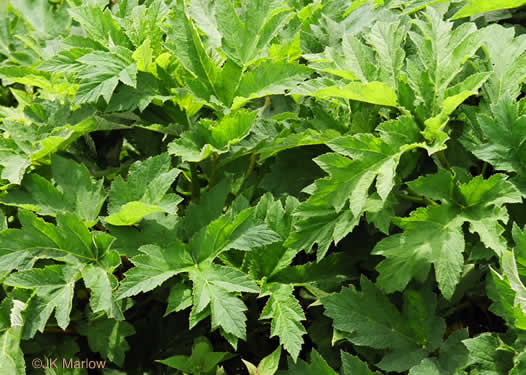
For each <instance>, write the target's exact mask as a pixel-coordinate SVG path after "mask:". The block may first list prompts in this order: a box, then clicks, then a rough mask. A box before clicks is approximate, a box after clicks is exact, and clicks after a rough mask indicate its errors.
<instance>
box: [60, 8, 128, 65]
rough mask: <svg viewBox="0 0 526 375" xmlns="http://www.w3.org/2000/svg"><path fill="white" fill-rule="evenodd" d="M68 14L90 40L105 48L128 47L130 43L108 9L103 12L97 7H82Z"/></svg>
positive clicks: (71, 10)
mask: <svg viewBox="0 0 526 375" xmlns="http://www.w3.org/2000/svg"><path fill="white" fill-rule="evenodd" d="M69 12H70V14H71V16H72V17H73V19H74V20H75V21H77V22H78V23H80V25H81V26H82V29H83V30H84V32H85V33H86V35H87V36H88V37H89V38H90V39H92V40H94V41H96V42H98V43H100V44H102V45H103V46H105V47H109V46H111V45H112V44H113V43H114V44H115V45H117V46H122V47H130V41H129V40H128V38H127V37H126V34H125V33H124V32H123V31H122V30H121V28H120V26H119V23H118V22H117V21H116V20H115V18H114V17H113V15H112V14H111V12H110V10H109V9H106V10H105V11H103V10H102V9H101V8H98V7H90V6H82V7H78V8H73V9H70V10H69ZM110 41H111V42H110ZM100 62H102V61H99V63H100Z"/></svg>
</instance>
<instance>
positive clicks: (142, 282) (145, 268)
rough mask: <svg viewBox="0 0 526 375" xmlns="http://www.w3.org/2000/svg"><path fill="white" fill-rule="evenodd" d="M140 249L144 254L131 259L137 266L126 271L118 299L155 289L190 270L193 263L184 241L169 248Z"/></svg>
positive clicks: (151, 246) (146, 247)
mask: <svg viewBox="0 0 526 375" xmlns="http://www.w3.org/2000/svg"><path fill="white" fill-rule="evenodd" d="M139 251H140V252H141V253H142V254H140V255H137V256H135V257H133V258H132V259H131V261H132V262H133V264H134V266H135V267H133V268H132V269H130V270H129V271H128V272H126V278H125V279H124V280H123V281H121V284H120V286H119V289H118V291H117V299H122V298H125V297H131V296H134V295H136V294H139V293H144V292H148V291H150V290H152V289H155V288H156V287H158V286H159V285H161V284H162V283H164V282H165V281H166V280H168V279H169V278H171V277H173V276H175V275H177V274H178V273H181V272H186V271H188V270H189V267H190V266H191V265H192V263H191V259H190V258H189V255H188V254H187V253H186V248H185V245H184V244H183V243H182V242H179V243H175V242H174V243H172V246H171V247H170V248H168V249H164V248H161V247H159V246H156V245H145V246H142V247H140V248H139Z"/></svg>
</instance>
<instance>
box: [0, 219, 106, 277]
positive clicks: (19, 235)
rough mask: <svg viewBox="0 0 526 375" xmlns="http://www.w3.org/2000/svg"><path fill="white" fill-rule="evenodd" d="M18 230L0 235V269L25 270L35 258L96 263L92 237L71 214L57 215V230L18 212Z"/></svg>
mask: <svg viewBox="0 0 526 375" xmlns="http://www.w3.org/2000/svg"><path fill="white" fill-rule="evenodd" d="M18 219H19V220H20V223H21V224H22V229H7V230H5V231H3V232H0V269H2V270H13V269H27V268H31V266H32V264H33V262H35V260H36V259H38V258H54V259H57V260H61V261H66V262H68V263H72V264H79V263H80V262H84V263H88V262H91V261H96V260H97V259H98V258H99V257H101V256H102V255H103V252H104V250H103V249H98V248H97V246H96V244H95V241H93V234H92V233H90V232H89V230H88V228H87V227H86V225H85V224H84V223H83V222H82V221H81V220H80V219H79V218H78V217H77V216H76V215H74V214H69V213H68V214H61V213H59V214H57V226H55V225H54V224H52V223H46V222H45V221H44V220H42V219H41V218H38V217H37V216H35V215H34V214H33V213H31V212H29V211H23V210H21V211H19V213H18Z"/></svg>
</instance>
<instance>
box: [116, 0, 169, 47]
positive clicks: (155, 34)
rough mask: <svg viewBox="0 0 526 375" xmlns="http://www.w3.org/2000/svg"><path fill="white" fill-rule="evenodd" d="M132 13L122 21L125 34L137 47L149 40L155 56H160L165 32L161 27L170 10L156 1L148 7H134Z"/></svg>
mask: <svg viewBox="0 0 526 375" xmlns="http://www.w3.org/2000/svg"><path fill="white" fill-rule="evenodd" d="M130 13H131V14H130V15H129V16H128V17H125V18H123V19H122V21H121V25H122V26H123V29H124V32H125V33H126V35H127V36H128V38H129V39H130V41H131V42H132V43H133V45H134V46H135V47H139V46H141V45H142V44H143V43H144V42H145V41H146V40H148V41H149V43H151V48H152V51H153V54H154V56H158V55H159V53H160V51H161V43H162V40H163V32H162V29H161V28H159V25H160V24H162V22H163V21H164V19H165V18H166V16H167V15H168V13H169V8H168V7H167V6H166V4H165V3H164V1H162V0H155V1H151V2H150V3H149V4H148V6H146V5H144V4H143V5H140V6H135V7H133V8H132V9H131V12H130Z"/></svg>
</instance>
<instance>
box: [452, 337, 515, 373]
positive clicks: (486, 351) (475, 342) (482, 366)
mask: <svg viewBox="0 0 526 375" xmlns="http://www.w3.org/2000/svg"><path fill="white" fill-rule="evenodd" d="M462 342H463V343H464V345H465V346H466V347H467V348H468V350H469V356H470V360H471V363H472V369H473V370H472V371H473V372H475V371H477V370H478V373H481V374H488V375H490V374H491V375H497V374H498V375H501V374H502V375H504V374H507V373H508V371H507V370H506V362H505V361H504V358H502V356H501V354H502V353H499V348H500V346H501V345H502V341H501V339H500V338H499V337H498V336H497V335H495V334H493V333H483V334H481V335H478V336H477V337H475V338H472V339H466V340H463V341H462ZM510 367H511V366H510Z"/></svg>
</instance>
